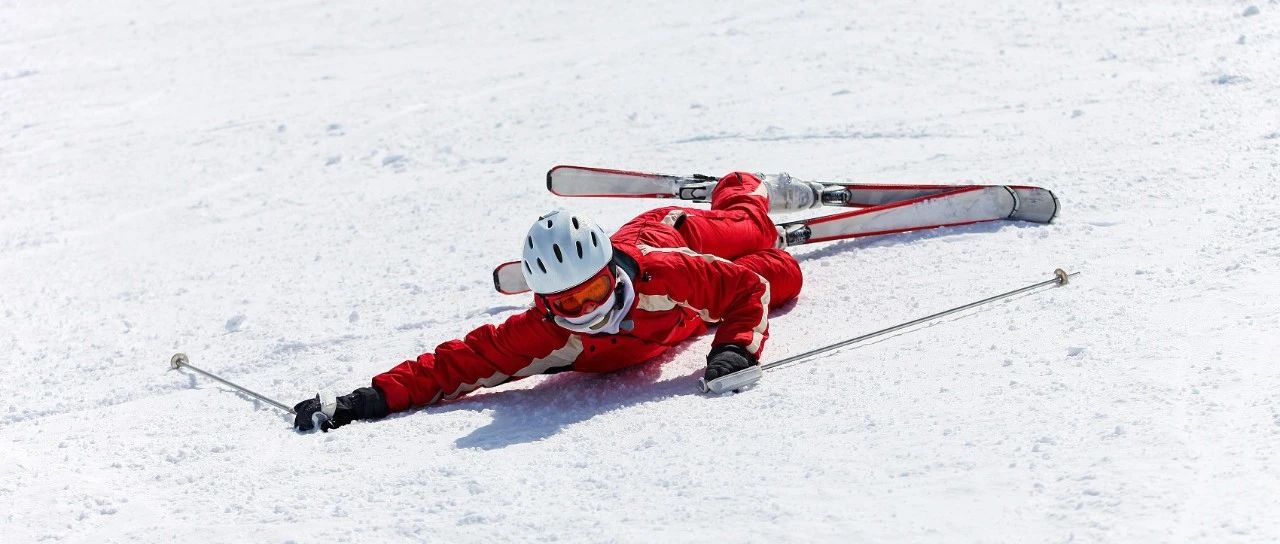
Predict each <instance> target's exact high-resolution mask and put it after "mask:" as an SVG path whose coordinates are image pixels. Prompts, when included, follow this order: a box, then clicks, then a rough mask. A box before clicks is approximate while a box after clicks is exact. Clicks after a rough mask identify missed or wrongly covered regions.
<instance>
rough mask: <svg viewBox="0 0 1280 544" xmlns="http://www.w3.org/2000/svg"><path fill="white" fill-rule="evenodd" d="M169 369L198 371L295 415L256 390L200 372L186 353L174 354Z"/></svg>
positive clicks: (291, 410) (289, 409) (286, 407)
mask: <svg viewBox="0 0 1280 544" xmlns="http://www.w3.org/2000/svg"><path fill="white" fill-rule="evenodd" d="M169 368H171V369H174V370H177V369H179V368H189V369H191V370H194V371H196V372H199V373H201V374H204V375H205V377H207V378H210V379H213V380H217V381H219V382H221V383H222V384H224V385H226V386H229V387H232V388H234V389H236V390H238V391H240V392H242V393H244V394H246V395H249V396H251V397H253V398H256V399H258V400H260V401H262V402H265V403H267V404H270V405H272V406H275V407H276V408H279V409H281V410H284V411H286V412H289V413H290V414H292V413H294V411H293V408H290V407H288V406H285V405H283V404H280V403H279V402H276V401H274V400H272V399H271V398H269V397H267V396H266V395H262V394H260V393H258V392H256V391H254V390H252V389H249V388H247V387H244V386H240V385H236V384H234V383H231V382H229V381H227V380H224V379H222V378H221V377H219V376H218V375H216V374H213V373H210V372H205V371H203V370H200V369H199V368H196V367H194V366H191V363H190V362H189V361H188V360H187V354H185V353H175V354H173V357H171V358H170V359H169Z"/></svg>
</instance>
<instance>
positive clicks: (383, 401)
mask: <svg viewBox="0 0 1280 544" xmlns="http://www.w3.org/2000/svg"><path fill="white" fill-rule="evenodd" d="M351 397H352V399H353V400H355V401H356V402H355V403H354V404H355V406H353V407H352V408H354V410H353V411H354V412H355V414H354V415H355V419H382V418H384V417H387V414H388V413H389V410H388V409H387V397H386V395H383V394H382V391H381V390H379V389H378V388H377V387H361V388H360V389H356V390H355V391H352V392H351Z"/></svg>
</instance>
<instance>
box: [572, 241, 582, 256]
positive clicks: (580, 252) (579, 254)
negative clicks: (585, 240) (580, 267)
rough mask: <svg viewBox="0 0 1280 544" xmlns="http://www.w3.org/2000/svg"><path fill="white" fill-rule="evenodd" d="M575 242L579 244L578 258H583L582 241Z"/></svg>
mask: <svg viewBox="0 0 1280 544" xmlns="http://www.w3.org/2000/svg"><path fill="white" fill-rule="evenodd" d="M574 243H575V244H577V245H578V258H579V259H581V258H582V242H574Z"/></svg>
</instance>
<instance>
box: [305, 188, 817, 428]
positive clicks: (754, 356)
mask: <svg viewBox="0 0 1280 544" xmlns="http://www.w3.org/2000/svg"><path fill="white" fill-rule="evenodd" d="M822 189H823V186H822V185H821V184H819V183H814V182H805V181H800V180H793V179H791V178H789V177H788V176H785V175H783V176H768V177H767V178H766V181H763V182H762V181H761V179H760V178H759V177H757V176H756V175H753V174H748V173H745V172H735V173H732V174H729V175H727V176H724V177H723V178H721V179H720V180H719V182H718V183H717V184H716V186H715V189H714V191H713V192H712V195H711V209H710V210H701V209H693V208H683V207H663V208H658V209H655V210H652V211H649V212H646V213H644V214H642V215H640V216H638V217H636V218H635V219H632V220H631V221H629V222H627V223H626V224H625V225H623V226H622V228H621V229H619V230H618V232H616V233H614V235H613V236H611V237H610V236H607V235H606V234H605V233H604V231H603V230H601V229H600V227H599V226H597V225H596V224H595V223H594V222H592V221H591V220H590V219H587V218H586V217H583V216H580V215H575V214H572V213H568V212H564V211H557V212H552V213H550V214H548V215H546V216H543V217H541V218H539V219H538V221H537V222H535V223H534V224H533V226H532V227H531V228H530V229H529V232H528V235H527V236H525V238H524V240H522V242H523V244H522V246H523V251H522V260H521V269H522V272H523V274H524V278H525V280H526V282H527V284H528V286H529V287H530V288H532V290H533V292H534V293H535V299H534V304H533V307H532V308H530V309H529V310H526V311H525V312H522V313H520V314H517V315H515V316H512V317H510V318H508V319H507V320H506V322H504V323H502V324H501V325H497V326H494V325H484V326H482V327H480V328H477V329H475V330H473V331H471V332H470V333H469V334H467V335H466V336H465V337H464V338H463V339H461V340H450V341H448V342H444V343H443V344H440V345H439V346H437V347H436V349H435V351H434V352H430V353H424V354H422V355H419V356H418V357H417V358H416V359H414V360H410V361H405V362H403V363H401V364H399V365H397V366H396V367H395V368H392V369H391V370H389V371H387V372H384V373H382V374H379V375H378V376H375V377H374V378H373V383H372V385H371V386H370V387H362V388H359V389H356V390H355V391H352V392H351V393H350V394H348V395H343V396H340V397H336V398H334V397H329V398H328V399H324V400H322V398H321V396H319V395H318V396H317V397H316V398H311V399H307V400H304V401H302V402H299V403H298V404H297V405H296V406H295V408H294V410H295V412H296V418H295V420H294V426H295V427H296V428H298V429H299V430H304V431H305V430H310V429H312V428H313V427H314V426H315V425H316V424H317V422H318V424H319V425H320V427H321V429H322V430H325V431H327V430H329V429H333V428H337V427H341V426H342V425H345V424H347V423H349V422H351V421H354V420H357V419H360V420H370V419H379V418H382V417H385V416H386V415H387V414H389V413H391V412H398V411H403V410H408V409H410V408H413V407H419V406H426V405H431V404H435V403H437V402H440V401H442V400H450V399H455V398H458V397H460V396H462V395H465V394H467V393H470V392H471V391H474V390H476V389H478V388H480V387H494V386H497V385H499V384H502V383H506V382H509V381H512V380H517V379H520V378H524V377H527V376H532V375H535V374H553V373H557V372H562V371H566V370H575V371H580V372H610V371H614V370H618V369H621V368H625V367H628V366H633V365H638V364H641V363H643V362H645V361H648V360H651V359H653V358H654V357H657V356H659V355H661V354H663V353H664V352H666V351H667V350H668V349H670V348H672V347H673V346H675V345H677V344H679V343H680V342H682V341H683V340H685V339H686V338H689V337H690V336H693V335H695V334H699V333H702V332H704V331H706V328H707V324H708V323H719V328H718V329H717V331H716V335H715V339H714V340H713V342H712V348H711V352H710V354H709V355H707V366H706V370H705V371H704V379H706V380H707V381H711V380H714V379H716V378H718V377H721V376H725V375H728V374H731V373H734V372H738V371H741V370H744V369H747V368H749V367H751V366H753V365H759V364H760V354H761V350H762V349H763V348H764V343H765V340H766V339H767V338H768V336H769V322H768V313H769V310H771V309H773V308H777V307H778V306H780V305H782V304H785V303H787V302H788V301H790V300H792V299H794V298H795V297H796V296H797V295H798V294H799V293H800V287H801V283H802V278H801V274H800V266H799V264H798V263H797V262H796V260H795V258H794V257H792V256H791V255H790V254H789V253H787V252H786V251H783V250H782V249H780V248H781V247H782V246H784V245H785V243H784V242H783V241H782V240H781V239H780V232H779V230H778V228H777V227H775V225H774V223H773V221H772V220H771V219H770V218H769V216H768V212H769V211H771V210H772V211H796V210H802V209H807V208H813V207H817V206H821V205H822V202H821V191H822ZM318 414H323V416H320V415H318Z"/></svg>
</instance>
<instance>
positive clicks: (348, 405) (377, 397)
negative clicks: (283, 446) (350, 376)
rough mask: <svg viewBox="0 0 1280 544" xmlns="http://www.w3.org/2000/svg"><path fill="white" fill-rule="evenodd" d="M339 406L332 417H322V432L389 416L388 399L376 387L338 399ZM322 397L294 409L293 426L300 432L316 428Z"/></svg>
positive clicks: (362, 389) (305, 401)
mask: <svg viewBox="0 0 1280 544" xmlns="http://www.w3.org/2000/svg"><path fill="white" fill-rule="evenodd" d="M337 401H338V402H337V406H336V407H335V408H334V410H333V416H332V417H325V416H321V421H320V430H322V431H324V432H329V429H337V428H338V427H341V426H343V425H346V424H348V423H351V422H352V421H355V420H357V419H380V418H383V417H386V415H387V412H388V410H387V399H386V397H384V396H383V395H382V391H379V390H378V389H377V388H375V387H361V388H360V389H356V390H355V391H352V392H351V394H349V395H343V396H341V397H338V398H337ZM321 408H322V407H321V405H320V395H316V398H314V399H307V400H304V401H302V402H299V403H298V404H297V405H296V406H294V407H293V412H294V414H295V415H294V418H293V426H294V427H295V428H297V429H298V430H299V431H310V430H311V429H313V428H315V423H314V422H313V419H312V418H314V417H315V415H316V414H317V413H320V410H321Z"/></svg>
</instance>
